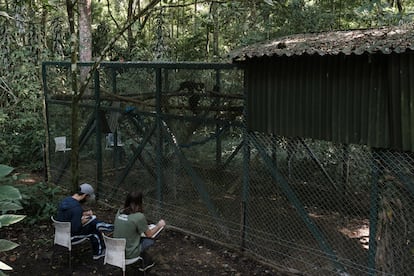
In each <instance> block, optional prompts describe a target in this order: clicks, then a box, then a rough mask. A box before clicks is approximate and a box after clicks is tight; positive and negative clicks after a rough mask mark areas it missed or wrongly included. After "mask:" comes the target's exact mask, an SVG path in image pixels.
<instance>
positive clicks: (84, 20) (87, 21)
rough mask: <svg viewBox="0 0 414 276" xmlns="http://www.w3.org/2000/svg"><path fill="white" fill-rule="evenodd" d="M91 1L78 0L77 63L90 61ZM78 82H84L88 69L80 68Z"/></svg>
mask: <svg viewBox="0 0 414 276" xmlns="http://www.w3.org/2000/svg"><path fill="white" fill-rule="evenodd" d="M91 2H92V1H91V0H79V2H78V7H79V61H81V62H86V61H91V60H92V16H91ZM80 69H81V70H80V72H81V75H80V80H81V81H82V82H83V81H85V79H86V77H87V75H88V72H89V68H88V67H81V68H80Z"/></svg>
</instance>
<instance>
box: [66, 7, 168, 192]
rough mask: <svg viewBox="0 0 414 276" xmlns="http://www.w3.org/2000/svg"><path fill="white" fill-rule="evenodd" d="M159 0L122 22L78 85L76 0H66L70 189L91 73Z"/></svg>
mask: <svg viewBox="0 0 414 276" xmlns="http://www.w3.org/2000/svg"><path fill="white" fill-rule="evenodd" d="M160 1H161V0H151V1H150V2H149V3H148V4H147V5H146V6H145V7H144V8H143V9H142V10H140V12H138V13H137V14H135V15H134V16H133V17H132V18H131V19H130V20H127V21H126V22H124V24H123V25H122V27H121V28H120V29H119V30H118V32H117V33H116V34H115V35H114V36H113V37H112V39H111V40H110V41H109V43H108V44H107V45H106V46H105V48H104V49H103V51H102V52H101V53H100V54H99V56H98V57H97V58H96V61H95V62H94V64H93V66H92V68H91V70H89V72H88V74H87V76H86V77H85V79H84V80H82V82H81V83H80V86H79V85H78V80H79V69H78V64H77V62H78V49H79V41H78V39H77V35H76V29H75V26H76V22H75V5H76V3H77V0H66V11H67V15H68V22H69V31H70V52H71V59H70V60H71V89H72V109H71V113H72V114H71V119H72V123H71V124H72V125H71V127H72V131H71V136H72V154H71V172H72V189H73V191H76V190H77V188H78V185H79V121H80V120H79V103H80V101H81V99H82V96H83V95H84V93H85V91H86V88H87V86H88V83H89V82H90V80H91V78H92V76H93V73H94V72H95V70H96V69H97V68H98V66H99V64H100V63H101V62H102V61H103V60H104V58H105V56H106V53H107V52H108V51H109V50H111V49H112V48H113V46H114V44H115V42H116V41H117V40H118V39H119V38H120V37H121V36H122V35H123V34H124V33H125V32H126V31H127V30H128V28H130V27H131V26H132V25H133V24H134V23H135V22H136V21H137V20H139V19H140V18H141V17H145V16H147V15H148V14H149V13H150V12H151V10H152V9H153V8H154V7H155V6H156V5H157V4H158V3H159V2H160Z"/></svg>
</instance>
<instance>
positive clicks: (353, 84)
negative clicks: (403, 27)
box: [245, 53, 414, 150]
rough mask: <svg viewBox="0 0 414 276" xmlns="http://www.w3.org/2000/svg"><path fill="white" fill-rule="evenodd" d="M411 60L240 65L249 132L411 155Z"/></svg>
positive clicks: (317, 59) (302, 59)
mask: <svg viewBox="0 0 414 276" xmlns="http://www.w3.org/2000/svg"><path fill="white" fill-rule="evenodd" d="M413 64H414V57H413V54H412V53H405V54H390V55H383V54H375V55H337V56H317V55H313V56H309V55H302V56H292V57H262V58H253V59H251V60H248V61H247V62H246V67H245V68H246V73H247V74H246V76H247V90H248V114H249V116H248V118H247V119H248V126H249V129H251V130H258V131H261V132H266V133H272V134H277V135H284V136H290V137H295V136H300V137H308V138H315V139H321V140H328V141H334V142H341V143H356V144H366V145H369V146H372V147H380V148H388V147H390V148H395V149H402V150H413V147H414V146H413V145H414V132H413V129H414V128H413V127H414V112H413V110H414V91H413V90H414V80H413V77H410V76H414V65H413Z"/></svg>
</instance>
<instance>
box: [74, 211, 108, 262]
mask: <svg viewBox="0 0 414 276" xmlns="http://www.w3.org/2000/svg"><path fill="white" fill-rule="evenodd" d="M113 230H114V226H113V225H112V224H108V223H105V222H102V221H99V220H96V219H94V220H93V221H91V222H89V223H88V224H86V225H84V226H82V228H81V229H80V231H78V232H77V233H76V234H74V235H73V236H72V240H76V238H77V237H78V236H79V238H82V237H85V236H87V237H88V238H89V240H90V242H91V245H92V253H93V255H100V254H102V251H103V250H104V249H105V243H104V241H103V237H102V233H101V231H106V232H112V231H113Z"/></svg>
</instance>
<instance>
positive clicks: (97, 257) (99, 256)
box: [93, 250, 105, 260]
mask: <svg viewBox="0 0 414 276" xmlns="http://www.w3.org/2000/svg"><path fill="white" fill-rule="evenodd" d="M104 256H105V250H102V252H101V254H98V255H93V259H94V260H99V259H100V258H102V257H104Z"/></svg>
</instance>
